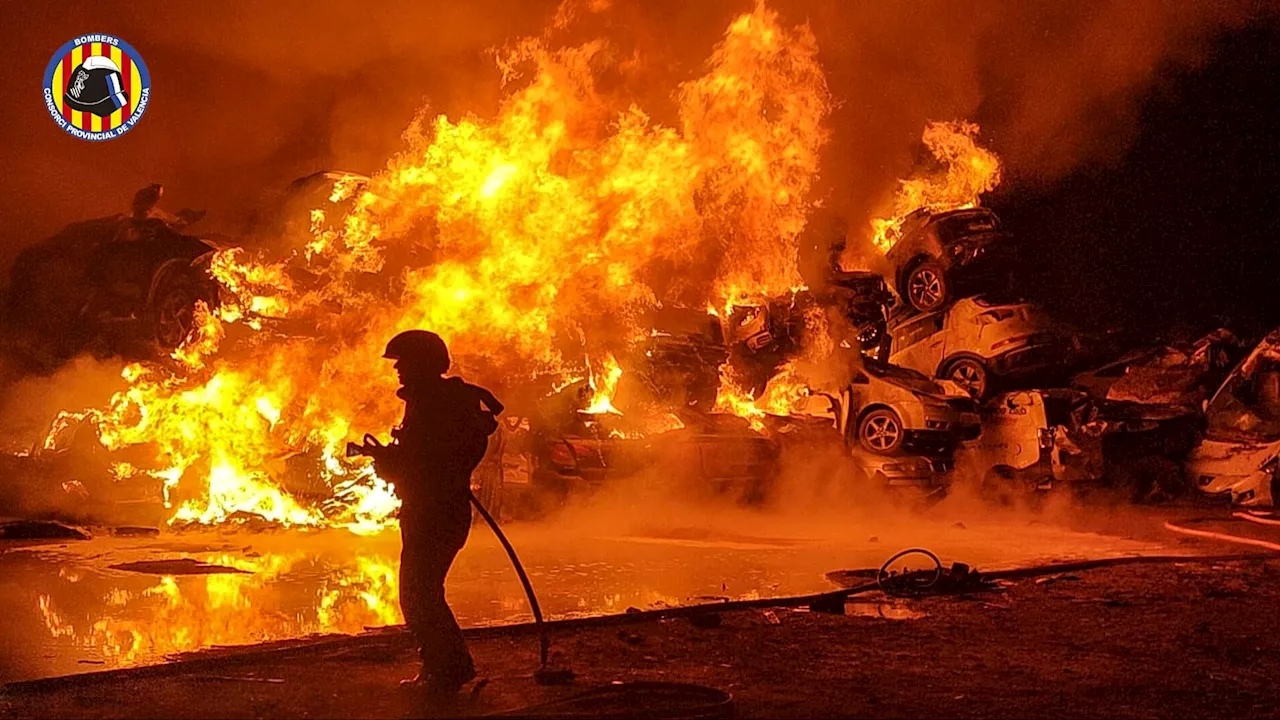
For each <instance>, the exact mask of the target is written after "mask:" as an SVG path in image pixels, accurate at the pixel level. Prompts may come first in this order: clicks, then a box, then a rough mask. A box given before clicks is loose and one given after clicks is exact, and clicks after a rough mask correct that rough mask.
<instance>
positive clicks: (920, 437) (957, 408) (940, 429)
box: [839, 358, 980, 455]
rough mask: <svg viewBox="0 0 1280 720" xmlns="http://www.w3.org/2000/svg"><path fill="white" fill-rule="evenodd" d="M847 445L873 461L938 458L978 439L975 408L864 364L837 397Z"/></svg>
mask: <svg viewBox="0 0 1280 720" xmlns="http://www.w3.org/2000/svg"><path fill="white" fill-rule="evenodd" d="M840 409H841V410H840V411H841V417H840V421H839V427H840V428H842V430H843V432H844V433H845V436H846V438H848V440H849V442H851V443H852V442H854V441H856V443H857V444H858V445H860V446H861V447H862V449H863V450H865V451H868V452H871V453H875V454H877V455H897V454H899V453H900V452H904V451H905V452H915V453H925V454H930V453H933V454H941V453H947V452H950V451H951V450H952V449H954V448H955V445H956V443H957V442H958V441H960V440H967V439H971V438H973V437H977V434H978V431H979V428H980V423H979V418H978V414H977V406H976V405H975V403H974V401H973V400H972V399H971V398H969V397H965V396H955V395H948V394H947V392H946V390H945V389H944V388H943V387H942V386H940V385H939V384H937V383H935V382H933V381H932V380H930V379H929V378H927V377H925V376H924V375H921V374H920V373H918V372H916V371H914V370H910V369H907V368H903V367H897V366H895V365H891V364H889V363H882V362H879V361H877V360H874V359H872V358H866V359H865V360H864V362H863V366H862V368H861V369H859V370H857V371H855V372H854V375H853V377H852V379H851V380H850V381H849V385H848V387H847V388H845V389H844V390H843V391H842V392H841V396H840Z"/></svg>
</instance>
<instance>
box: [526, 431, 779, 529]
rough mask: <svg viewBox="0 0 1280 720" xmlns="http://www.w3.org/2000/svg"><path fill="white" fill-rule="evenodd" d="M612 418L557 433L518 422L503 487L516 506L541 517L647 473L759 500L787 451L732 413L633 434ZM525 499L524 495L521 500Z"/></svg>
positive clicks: (694, 488)
mask: <svg viewBox="0 0 1280 720" xmlns="http://www.w3.org/2000/svg"><path fill="white" fill-rule="evenodd" d="M612 419H613V418H611V417H604V416H600V417H596V416H583V417H582V418H581V419H580V421H579V422H575V423H572V424H569V425H567V426H562V427H560V428H557V429H555V430H552V429H550V428H547V427H539V425H538V423H537V422H536V421H534V422H532V423H530V422H528V421H527V420H525V421H516V420H513V421H511V422H512V427H517V426H522V428H521V429H519V430H517V431H516V432H510V431H508V438H507V440H506V442H507V447H508V448H510V450H509V451H508V452H507V453H506V455H505V457H504V460H503V473H504V478H503V485H504V486H505V488H506V490H507V495H508V498H507V500H508V501H509V503H510V505H511V506H513V507H523V508H525V509H527V511H528V512H529V513H530V514H539V513H542V512H545V511H546V510H548V509H550V508H553V507H556V506H559V505H561V504H563V503H564V502H565V501H566V500H567V499H568V498H570V497H573V496H584V495H589V494H591V493H593V492H595V491H597V490H599V489H600V488H602V487H605V486H608V485H610V484H613V483H618V482H621V481H626V480H628V479H631V478H637V477H641V476H643V477H644V478H645V480H646V481H653V482H657V481H661V482H669V483H675V484H676V485H677V486H678V488H677V490H678V491H681V492H689V493H693V494H699V495H702V494H710V495H717V496H723V497H728V498H732V499H734V500H737V501H741V502H746V503H756V502H759V501H760V500H761V499H763V498H764V496H765V494H766V493H767V491H768V488H769V486H770V485H771V484H772V482H773V478H774V476H775V474H776V472H777V469H778V465H779V463H778V457H779V448H778V445H777V443H775V442H773V441H772V440H770V439H769V438H768V437H766V436H764V435H762V434H760V433H756V432H754V431H752V430H751V429H750V428H749V427H748V425H747V423H746V421H744V420H743V419H742V418H739V417H736V416H732V415H719V414H710V415H705V416H700V415H697V414H689V415H687V416H686V420H688V424H687V425H686V424H683V421H678V424H679V425H681V426H679V427H674V428H672V429H669V430H665V431H662V432H655V433H653V434H650V435H644V436H639V435H636V436H628V435H626V434H624V433H623V432H622V431H619V430H617V429H616V428H615V427H612V426H611V423H610V420H612ZM517 496H518V497H517Z"/></svg>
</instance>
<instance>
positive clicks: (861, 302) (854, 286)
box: [819, 270, 897, 359]
mask: <svg viewBox="0 0 1280 720" xmlns="http://www.w3.org/2000/svg"><path fill="white" fill-rule="evenodd" d="M819 301H820V302H822V303H823V304H824V305H825V306H826V307H830V308H833V309H834V310H835V311H836V313H837V315H838V316H840V317H839V319H840V320H842V321H844V322H847V323H848V325H849V327H850V329H851V330H852V331H853V336H854V337H853V339H854V340H856V341H857V342H858V344H859V345H860V346H861V347H862V349H863V351H864V352H868V353H869V354H871V355H872V356H873V357H877V358H878V359H884V358H880V348H881V346H882V344H883V341H885V340H887V331H886V322H887V321H888V317H889V316H888V312H889V310H890V309H891V308H892V307H894V305H895V304H896V303H897V299H896V298H895V297H894V295H893V293H892V292H891V291H890V290H889V286H888V284H887V283H885V281H884V278H883V277H881V276H880V275H878V274H876V273H873V272H870V271H866V270H859V271H843V270H841V271H833V272H832V273H830V275H829V277H828V279H827V285H826V287H825V294H824V297H822V298H820V299H819Z"/></svg>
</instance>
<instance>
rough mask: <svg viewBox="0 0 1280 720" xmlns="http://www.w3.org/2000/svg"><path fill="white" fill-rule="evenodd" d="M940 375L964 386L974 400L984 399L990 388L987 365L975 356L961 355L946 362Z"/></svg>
mask: <svg viewBox="0 0 1280 720" xmlns="http://www.w3.org/2000/svg"><path fill="white" fill-rule="evenodd" d="M940 377H942V378H943V379H944V380H950V381H951V382H954V383H955V384H957V385H959V386H960V387H962V388H964V389H965V390H966V391H967V392H968V393H969V395H971V396H972V397H973V398H974V399H975V400H983V399H985V398H986V396H987V391H988V390H989V389H990V382H989V380H990V373H989V372H988V371H987V366H986V365H984V364H983V362H982V361H981V360H979V359H977V358H971V357H962V358H957V359H955V360H952V361H951V362H949V363H947V366H946V369H944V370H943V371H942V373H941V374H940Z"/></svg>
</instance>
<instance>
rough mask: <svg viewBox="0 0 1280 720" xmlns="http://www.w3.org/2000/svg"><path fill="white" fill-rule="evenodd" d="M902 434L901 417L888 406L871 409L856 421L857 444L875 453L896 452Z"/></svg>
mask: <svg viewBox="0 0 1280 720" xmlns="http://www.w3.org/2000/svg"><path fill="white" fill-rule="evenodd" d="M904 434H905V433H904V430H903V428H902V418H899V417H898V413H896V412H894V411H892V410H890V409H888V408H880V409H879V410H872V411H871V412H869V413H867V414H866V415H864V416H863V417H862V419H861V420H859V421H858V442H859V444H861V445H862V447H863V448H864V449H866V450H868V451H870V452H873V453H876V454H877V455H890V454H892V453H894V452H896V451H897V450H898V448H901V447H902V440H903V435H904Z"/></svg>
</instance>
